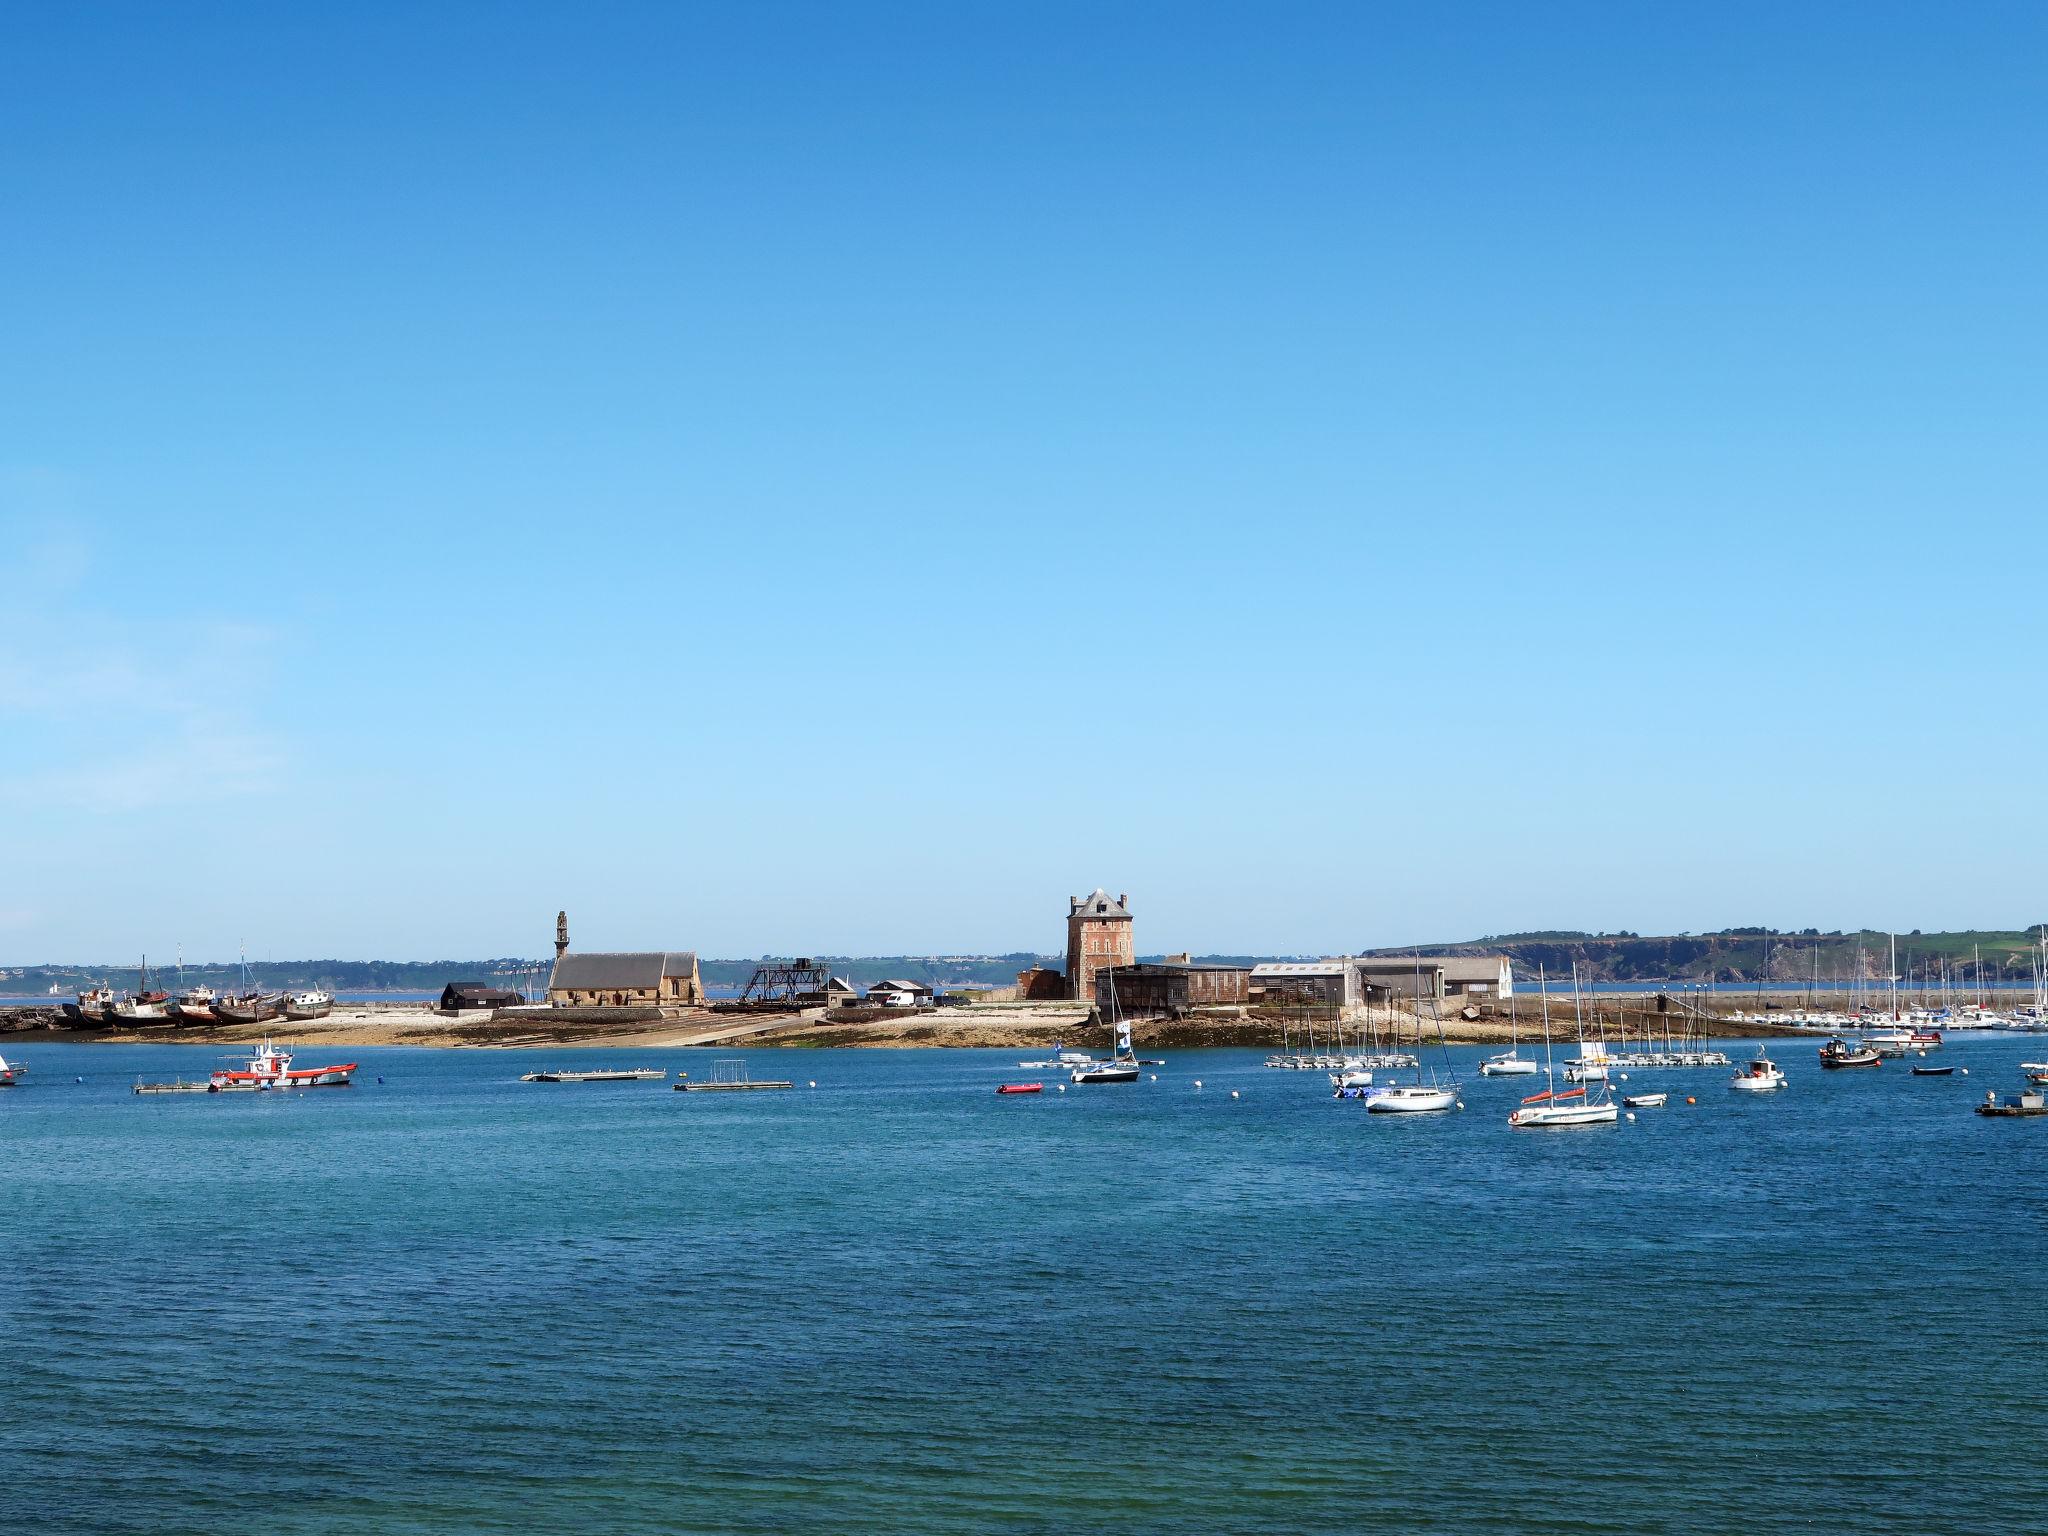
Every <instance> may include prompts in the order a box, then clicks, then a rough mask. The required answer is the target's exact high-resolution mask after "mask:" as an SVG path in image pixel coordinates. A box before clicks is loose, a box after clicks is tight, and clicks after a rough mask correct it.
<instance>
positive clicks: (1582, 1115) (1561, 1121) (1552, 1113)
mask: <svg viewBox="0 0 2048 1536" xmlns="http://www.w3.org/2000/svg"><path fill="white" fill-rule="evenodd" d="M1537 974H1538V975H1539V976H1541V975H1542V972H1541V970H1540V969H1539V970H1538V972H1537ZM1578 980H1579V977H1578V967H1576V966H1574V967H1573V968H1572V998H1573V1006H1574V1007H1575V1008H1576V1007H1577V1002H1578ZM1543 1004H1544V1006H1543V1077H1544V1081H1545V1083H1546V1084H1547V1086H1546V1087H1545V1088H1544V1090H1543V1091H1542V1092H1541V1093H1532V1094H1530V1095H1529V1097H1528V1098H1526V1099H1524V1100H1522V1102H1521V1103H1520V1104H1519V1105H1518V1106H1516V1108H1514V1109H1513V1110H1511V1111H1509V1113H1508V1124H1509V1125H1510V1126H1512V1127H1513V1128H1514V1129H1516V1130H1518V1131H1527V1130H1543V1129H1550V1128H1555V1127H1562V1126H1571V1125H1612V1124H1613V1123H1614V1122H1615V1121H1617V1120H1619V1119H1620V1118H1621V1106H1620V1105H1618V1104H1616V1103H1615V1102H1614V1099H1613V1096H1612V1095H1611V1094H1610V1093H1609V1092H1608V1090H1607V1084H1606V1080H1605V1077H1604V1075H1603V1077H1602V1079H1601V1082H1600V1086H1599V1087H1598V1088H1596V1089H1594V1090H1593V1091H1592V1092H1590V1093H1589V1092H1588V1091H1587V1090H1586V1089H1585V1088H1584V1087H1583V1086H1581V1087H1578V1088H1567V1089H1565V1090H1564V1091H1563V1092H1562V1093H1560V1092H1559V1091H1558V1087H1557V1066H1556V1063H1555V1062H1554V1061H1553V1060H1552V1058H1551V1051H1550V994H1549V992H1548V990H1547V989H1546V990H1545V992H1544V997H1543ZM1578 1017H1579V1052H1580V1055H1581V1057H1583V1056H1584V1054H1585V1049H1586V1020H1585V1014H1584V1012H1583V1011H1581V1012H1580V1013H1579V1016H1578Z"/></svg>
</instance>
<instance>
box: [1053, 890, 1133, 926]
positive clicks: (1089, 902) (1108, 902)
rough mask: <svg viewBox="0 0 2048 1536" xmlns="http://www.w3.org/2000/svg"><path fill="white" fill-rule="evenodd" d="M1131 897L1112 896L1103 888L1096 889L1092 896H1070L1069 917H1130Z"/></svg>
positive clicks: (1068, 899)
mask: <svg viewBox="0 0 2048 1536" xmlns="http://www.w3.org/2000/svg"><path fill="white" fill-rule="evenodd" d="M1130 899H1131V898H1130V897H1128V896H1111V895H1110V894H1109V892H1107V891H1105V890H1104V889H1103V888H1102V887H1101V886H1099V885H1098V886H1097V887H1095V894H1094V895H1092V896H1069V897H1068V898H1067V901H1068V903H1069V905H1068V907H1067V916H1069V917H1100V918H1113V917H1129V916H1130V915H1131V909H1130V905H1129V903H1130Z"/></svg>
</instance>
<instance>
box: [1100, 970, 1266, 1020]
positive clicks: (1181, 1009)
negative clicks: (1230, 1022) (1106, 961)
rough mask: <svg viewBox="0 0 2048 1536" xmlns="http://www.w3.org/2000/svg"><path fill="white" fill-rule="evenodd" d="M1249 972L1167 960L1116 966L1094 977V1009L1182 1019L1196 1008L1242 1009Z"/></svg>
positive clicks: (1247, 999)
mask: <svg viewBox="0 0 2048 1536" xmlns="http://www.w3.org/2000/svg"><path fill="white" fill-rule="evenodd" d="M1251 979H1252V973H1251V971H1250V969H1249V968H1248V967H1246V966H1242V965H1195V964H1192V963H1190V962H1189V961H1186V960H1169V961H1166V962H1165V963H1163V964H1162V963H1152V964H1146V965H1135V964H1133V965H1116V966H1110V967H1108V968H1107V969H1105V970H1100V971H1097V972H1096V973H1095V1006H1096V1007H1097V1008H1099V1009H1101V1010H1102V1013H1103V1016H1104V1017H1105V1018H1106V1017H1108V1016H1109V1014H1110V1013H1111V1012H1112V1004H1114V1011H1116V1012H1121V1013H1124V1014H1127V1015H1129V1016H1131V1017H1133V1018H1161V1017H1164V1018H1178V1017H1179V1016H1180V1015H1182V1014H1185V1013H1188V1012H1190V1011H1191V1010H1193V1009H1196V1008H1230V1007H1239V1008H1241V1007H1243V1006H1244V1005H1245V1004H1246V1003H1248V1002H1250V1001H1251Z"/></svg>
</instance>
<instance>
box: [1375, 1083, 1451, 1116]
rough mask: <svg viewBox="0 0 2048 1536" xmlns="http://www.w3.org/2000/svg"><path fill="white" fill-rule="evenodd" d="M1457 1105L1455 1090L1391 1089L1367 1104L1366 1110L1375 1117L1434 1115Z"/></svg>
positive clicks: (1376, 1095) (1377, 1095) (1379, 1094)
mask: <svg viewBox="0 0 2048 1536" xmlns="http://www.w3.org/2000/svg"><path fill="white" fill-rule="evenodd" d="M1457 1105H1458V1091H1457V1089H1455V1088H1425V1089H1421V1090H1419V1091H1418V1090H1416V1089H1413V1088H1408V1089H1402V1088H1389V1089H1387V1090H1386V1091H1385V1092H1384V1093H1378V1094H1374V1095H1373V1096H1372V1097H1371V1098H1370V1099H1367V1100H1366V1102H1365V1107H1366V1109H1367V1110H1368V1111H1369V1112H1371V1113H1372V1114H1375V1115H1433V1114H1437V1113H1439V1112H1441V1111H1443V1110H1446V1109H1455V1108H1457Z"/></svg>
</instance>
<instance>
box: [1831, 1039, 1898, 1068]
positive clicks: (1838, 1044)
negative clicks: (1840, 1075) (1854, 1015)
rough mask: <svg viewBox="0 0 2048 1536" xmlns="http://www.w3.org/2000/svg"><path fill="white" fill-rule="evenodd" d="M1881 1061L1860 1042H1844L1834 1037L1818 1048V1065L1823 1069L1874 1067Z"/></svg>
mask: <svg viewBox="0 0 2048 1536" xmlns="http://www.w3.org/2000/svg"><path fill="white" fill-rule="evenodd" d="M1881 1060H1883V1058H1882V1057H1880V1056H1879V1055H1878V1054H1877V1052H1875V1051H1873V1050H1870V1049H1868V1048H1867V1047H1866V1046H1865V1045H1864V1044H1863V1042H1862V1041H1860V1040H1844V1039H1843V1038H1842V1037H1841V1036H1840V1035H1836V1036H1835V1037H1834V1038H1833V1039H1831V1040H1829V1041H1828V1042H1827V1044H1825V1045H1823V1046H1822V1047H1821V1048H1820V1064H1821V1065H1822V1066H1824V1067H1828V1068H1835V1067H1874V1066H1876V1065H1877V1064H1878V1063H1879V1062H1880V1061H1881Z"/></svg>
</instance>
